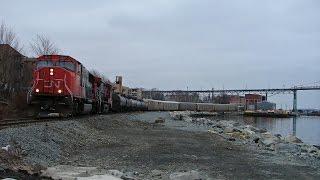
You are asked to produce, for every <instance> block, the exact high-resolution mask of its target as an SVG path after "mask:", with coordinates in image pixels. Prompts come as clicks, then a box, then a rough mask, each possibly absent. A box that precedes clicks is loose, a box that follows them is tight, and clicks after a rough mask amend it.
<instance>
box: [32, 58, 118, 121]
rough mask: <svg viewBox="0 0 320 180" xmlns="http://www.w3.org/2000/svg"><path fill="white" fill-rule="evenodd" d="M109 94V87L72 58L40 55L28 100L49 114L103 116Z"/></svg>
mask: <svg viewBox="0 0 320 180" xmlns="http://www.w3.org/2000/svg"><path fill="white" fill-rule="evenodd" d="M111 94H112V84H110V83H109V82H103V81H102V80H101V78H99V77H97V76H94V75H93V74H91V73H90V72H89V71H88V70H87V69H86V68H85V67H84V66H83V65H82V64H81V63H80V62H79V61H77V60H75V59H74V58H72V57H70V56H62V55H43V56H40V57H38V58H37V61H36V68H35V69H34V72H33V86H32V88H31V90H30V91H29V92H28V98H27V101H28V103H29V104H30V105H32V106H35V107H36V108H35V109H37V110H38V111H39V112H40V111H41V112H44V113H48V114H52V113H54V114H59V115H63V116H65V115H76V114H81V113H104V112H107V111H108V110H109V109H110V107H111V104H112V96H111ZM37 113H38V112H37Z"/></svg>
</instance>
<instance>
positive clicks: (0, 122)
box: [0, 115, 96, 129]
mask: <svg viewBox="0 0 320 180" xmlns="http://www.w3.org/2000/svg"><path fill="white" fill-rule="evenodd" d="M95 116H96V115H79V116H76V117H64V118H62V117H49V118H35V117H30V118H12V119H0V129H3V128H7V127H10V126H15V125H28V124H35V123H41V122H55V121H69V120H76V119H81V118H87V117H95Z"/></svg>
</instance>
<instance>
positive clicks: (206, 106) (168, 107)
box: [144, 99, 238, 112]
mask: <svg viewBox="0 0 320 180" xmlns="http://www.w3.org/2000/svg"><path fill="white" fill-rule="evenodd" d="M144 101H145V103H146V105H147V106H148V110H149V111H207V112H231V111H238V105H237V104H212V103H190V102H172V101H159V100H152V99H145V100H144Z"/></svg>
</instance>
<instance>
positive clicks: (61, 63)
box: [56, 61, 76, 71]
mask: <svg viewBox="0 0 320 180" xmlns="http://www.w3.org/2000/svg"><path fill="white" fill-rule="evenodd" d="M56 66H59V67H63V68H65V69H68V70H71V71H76V65H75V64H74V63H73V62H70V61H59V62H57V64H56Z"/></svg>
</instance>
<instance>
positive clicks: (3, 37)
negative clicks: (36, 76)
mask: <svg viewBox="0 0 320 180" xmlns="http://www.w3.org/2000/svg"><path fill="white" fill-rule="evenodd" d="M0 44H8V45H10V46H11V47H13V48H14V49H16V50H17V51H18V52H21V51H22V50H23V47H22V46H21V44H20V40H19V39H18V37H17V35H16V33H15V32H14V31H13V30H12V28H10V27H8V26H7V25H6V24H5V23H4V22H2V23H1V25H0Z"/></svg>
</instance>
